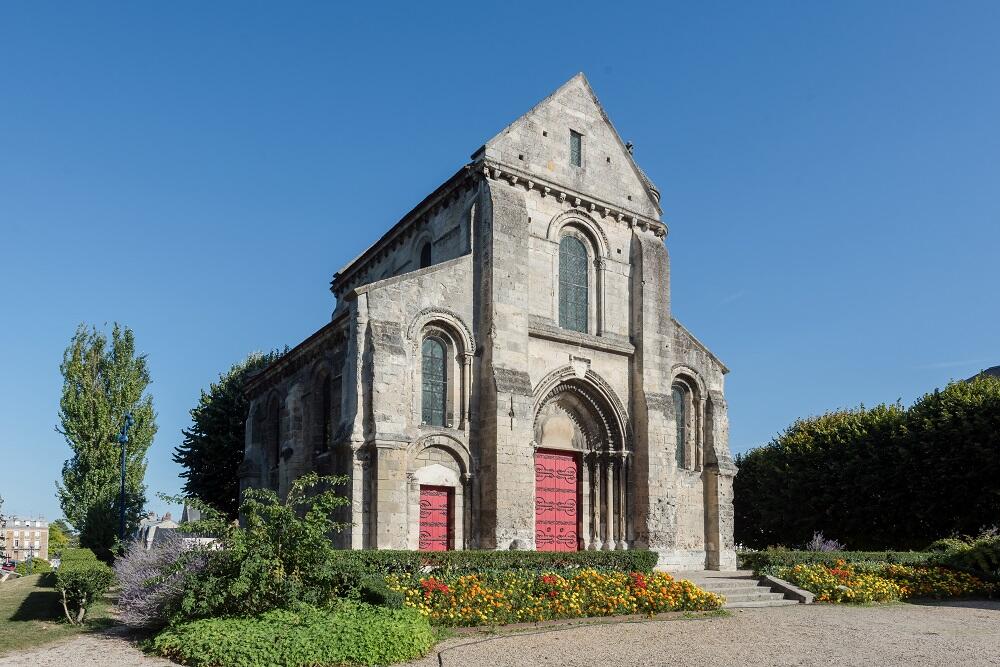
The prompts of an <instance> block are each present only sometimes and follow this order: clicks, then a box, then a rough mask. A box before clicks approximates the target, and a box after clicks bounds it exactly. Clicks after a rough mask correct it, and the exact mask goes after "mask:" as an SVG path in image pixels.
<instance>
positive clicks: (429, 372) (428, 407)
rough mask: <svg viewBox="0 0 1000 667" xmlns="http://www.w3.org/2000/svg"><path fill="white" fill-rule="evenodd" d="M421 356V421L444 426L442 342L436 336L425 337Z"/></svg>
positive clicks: (443, 361) (444, 384)
mask: <svg viewBox="0 0 1000 667" xmlns="http://www.w3.org/2000/svg"><path fill="white" fill-rule="evenodd" d="M421 356H422V357H423V359H422V361H421V367H420V379H421V384H422V385H423V386H422V389H423V396H422V400H421V421H422V422H423V423H425V424H430V425H432V426H444V425H445V422H444V415H445V405H446V401H445V395H446V394H445V391H446V389H447V376H446V373H445V348H444V343H442V342H441V341H440V340H438V339H437V338H430V337H428V338H425V339H424V344H423V346H422V347H421Z"/></svg>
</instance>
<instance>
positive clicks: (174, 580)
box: [115, 531, 205, 628]
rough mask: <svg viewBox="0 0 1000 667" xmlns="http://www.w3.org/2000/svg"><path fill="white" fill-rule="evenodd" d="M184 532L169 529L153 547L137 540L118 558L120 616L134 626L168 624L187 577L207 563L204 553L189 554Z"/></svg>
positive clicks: (158, 537) (116, 574)
mask: <svg viewBox="0 0 1000 667" xmlns="http://www.w3.org/2000/svg"><path fill="white" fill-rule="evenodd" d="M186 551H187V547H186V546H185V543H184V539H183V537H182V536H181V535H179V534H178V533H176V532H174V531H165V532H163V533H162V536H161V534H158V535H157V539H156V540H155V541H154V542H153V544H152V546H151V547H150V548H149V549H146V548H145V545H144V544H143V542H142V541H141V540H135V541H133V542H132V543H131V544H129V545H128V547H127V548H126V549H125V553H124V554H122V555H121V556H120V557H119V558H117V559H116V560H115V577H116V578H117V579H118V583H119V586H120V591H119V595H118V611H119V618H120V619H121V621H122V622H123V623H125V624H126V625H131V626H133V627H147V628H156V627H161V626H164V625H166V624H167V621H168V618H167V610H168V609H170V608H172V607H176V606H177V605H178V601H179V599H180V596H181V594H182V593H183V590H184V589H183V584H184V578H185V576H187V575H188V574H189V573H190V572H192V571H194V570H196V569H198V568H199V567H203V566H204V563H205V557H204V555H203V554H198V555H195V554H187V553H186Z"/></svg>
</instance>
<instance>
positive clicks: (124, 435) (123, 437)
mask: <svg viewBox="0 0 1000 667" xmlns="http://www.w3.org/2000/svg"><path fill="white" fill-rule="evenodd" d="M134 423H135V420H134V419H133V418H132V413H131V412H127V413H125V422H124V423H123V424H122V431H121V433H119V434H118V443H119V444H120V445H121V446H122V490H121V496H120V498H119V501H120V502H121V513H120V514H119V515H118V519H119V521H118V537H119V539H121V542H122V544H124V543H125V445H127V444H128V429H129V427H131V426H132V424H134Z"/></svg>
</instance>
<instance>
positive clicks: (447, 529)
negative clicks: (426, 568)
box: [418, 485, 454, 551]
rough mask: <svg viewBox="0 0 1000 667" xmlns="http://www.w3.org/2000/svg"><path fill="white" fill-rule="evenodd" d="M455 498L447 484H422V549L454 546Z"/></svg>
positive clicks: (446, 549)
mask: <svg viewBox="0 0 1000 667" xmlns="http://www.w3.org/2000/svg"><path fill="white" fill-rule="evenodd" d="M453 507H454V500H453V496H452V489H451V488H449V487H447V486H426V485H421V486H420V543H419V547H418V548H419V549H420V550H421V551H448V550H449V549H451V548H453V544H452V539H451V535H452V531H451V518H452V514H453V512H452V508H453Z"/></svg>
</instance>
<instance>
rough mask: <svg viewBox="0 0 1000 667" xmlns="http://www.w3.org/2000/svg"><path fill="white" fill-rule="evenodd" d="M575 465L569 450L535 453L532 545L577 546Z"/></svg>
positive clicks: (544, 547)
mask: <svg viewBox="0 0 1000 667" xmlns="http://www.w3.org/2000/svg"><path fill="white" fill-rule="evenodd" d="M577 470H578V466H577V463H576V455H575V454H573V453H564V452H555V451H547V450H539V451H537V452H536V453H535V548H536V549H538V550H539V551H576V550H577V532H576V525H577V496H578V495H579V494H578V489H579V484H578V480H577V477H578V472H577Z"/></svg>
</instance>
